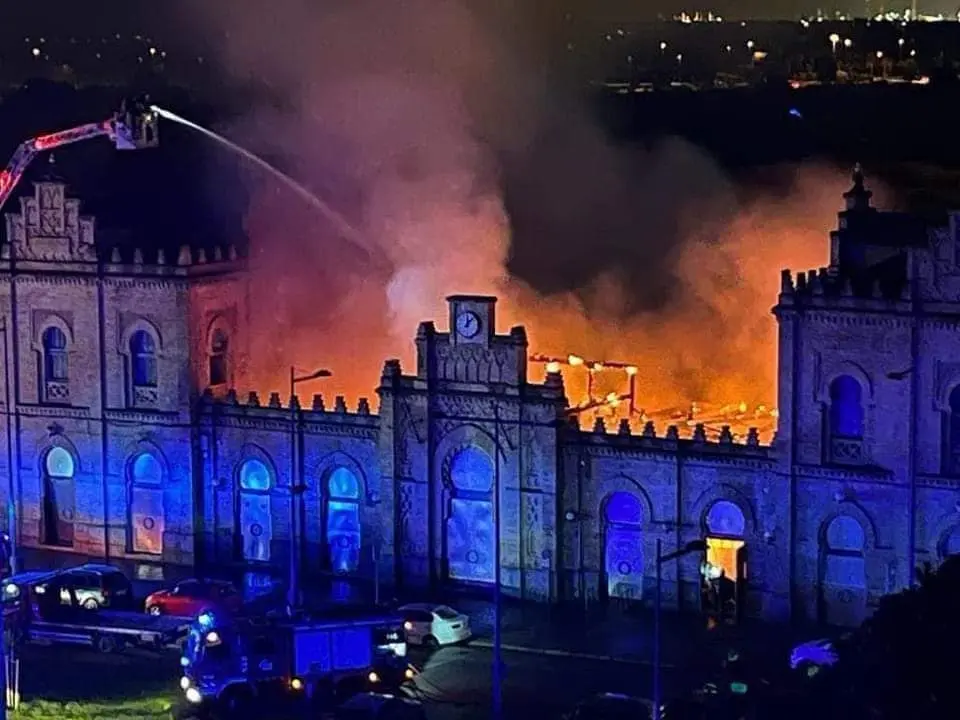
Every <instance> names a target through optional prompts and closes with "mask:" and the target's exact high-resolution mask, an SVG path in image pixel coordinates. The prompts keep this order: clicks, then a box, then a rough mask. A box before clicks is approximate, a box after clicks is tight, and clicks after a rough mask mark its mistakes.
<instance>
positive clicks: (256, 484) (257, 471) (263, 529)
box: [237, 457, 274, 562]
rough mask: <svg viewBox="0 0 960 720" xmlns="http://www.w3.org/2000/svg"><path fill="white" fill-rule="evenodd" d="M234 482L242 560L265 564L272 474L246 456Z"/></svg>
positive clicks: (270, 532) (268, 553) (268, 550)
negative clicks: (235, 483)
mask: <svg viewBox="0 0 960 720" xmlns="http://www.w3.org/2000/svg"><path fill="white" fill-rule="evenodd" d="M237 479H238V485H239V491H240V492H239V495H240V503H239V505H240V510H239V527H240V541H241V551H242V556H243V559H244V560H246V561H249V562H269V561H270V557H271V554H272V553H271V545H272V542H273V517H272V508H271V502H270V491H271V490H272V489H273V486H274V475H273V472H272V470H271V468H270V467H268V466H267V464H266V462H264V461H263V460H261V459H258V458H256V457H248V458H247V459H245V460H244V461H243V462H242V463H241V465H240V468H239V472H238V473H237Z"/></svg>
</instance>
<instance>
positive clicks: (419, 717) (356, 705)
mask: <svg viewBox="0 0 960 720" xmlns="http://www.w3.org/2000/svg"><path fill="white" fill-rule="evenodd" d="M334 717H335V718H336V720H426V718H427V715H426V713H425V712H424V710H423V705H422V704H421V703H419V702H417V701H416V700H411V699H410V698H405V697H398V696H396V695H384V694H380V693H360V694H359V695H354V696H353V697H352V698H350V699H349V700H347V701H346V702H345V703H343V705H341V706H340V707H338V708H337V710H336V713H335V715H334Z"/></svg>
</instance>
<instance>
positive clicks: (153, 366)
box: [130, 330, 157, 388]
mask: <svg viewBox="0 0 960 720" xmlns="http://www.w3.org/2000/svg"><path fill="white" fill-rule="evenodd" d="M130 375H131V380H132V381H133V386H134V387H135V388H155V387H156V386H157V343H156V342H155V341H154V339H153V335H151V334H150V333H148V332H147V331H146V330H137V331H136V332H135V333H134V334H133V335H132V336H131V337H130Z"/></svg>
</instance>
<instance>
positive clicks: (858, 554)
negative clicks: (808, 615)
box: [820, 515, 867, 627]
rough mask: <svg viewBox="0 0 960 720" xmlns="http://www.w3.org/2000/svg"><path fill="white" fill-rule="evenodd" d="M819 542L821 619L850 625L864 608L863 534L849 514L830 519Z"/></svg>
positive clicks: (865, 600)
mask: <svg viewBox="0 0 960 720" xmlns="http://www.w3.org/2000/svg"><path fill="white" fill-rule="evenodd" d="M821 543H822V544H821V546H820V563H821V567H820V571H821V573H822V574H821V578H822V579H821V584H820V602H821V607H820V610H821V617H820V619H821V620H822V621H823V622H826V623H827V624H830V625H838V626H843V627H853V626H856V625H858V624H859V623H860V622H862V620H863V618H864V616H865V615H866V612H867V563H866V558H865V551H866V544H867V543H866V534H865V533H864V529H863V525H861V524H860V522H859V521H858V520H857V519H856V518H854V517H851V516H850V515H838V516H837V517H835V518H833V520H831V521H830V524H829V525H828V526H827V528H826V531H825V532H824V535H823V538H822V540H821Z"/></svg>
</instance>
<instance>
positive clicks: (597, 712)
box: [564, 693, 653, 720]
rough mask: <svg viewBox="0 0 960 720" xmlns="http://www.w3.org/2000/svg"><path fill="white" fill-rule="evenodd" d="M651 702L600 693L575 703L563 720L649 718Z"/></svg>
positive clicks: (631, 719)
mask: <svg viewBox="0 0 960 720" xmlns="http://www.w3.org/2000/svg"><path fill="white" fill-rule="evenodd" d="M652 717H653V703H652V702H650V701H649V700H646V699H644V698H638V697H633V696H631V695H622V694H620V693H600V694H599V695H594V696H593V697H591V698H587V699H586V700H584V701H582V702H580V703H578V704H577V706H576V707H574V708H573V710H571V711H570V712H569V713H567V714H566V715H564V720H650V718H652Z"/></svg>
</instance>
